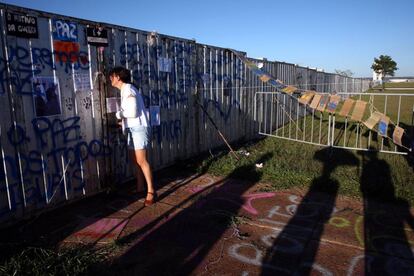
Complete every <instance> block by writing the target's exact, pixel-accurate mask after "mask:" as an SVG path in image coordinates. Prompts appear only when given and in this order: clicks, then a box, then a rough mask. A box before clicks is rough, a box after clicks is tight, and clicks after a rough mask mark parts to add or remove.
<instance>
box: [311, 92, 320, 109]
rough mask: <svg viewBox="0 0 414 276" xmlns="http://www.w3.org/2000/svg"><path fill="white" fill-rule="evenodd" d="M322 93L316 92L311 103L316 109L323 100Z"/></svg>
mask: <svg viewBox="0 0 414 276" xmlns="http://www.w3.org/2000/svg"><path fill="white" fill-rule="evenodd" d="M321 97H322V95H321V94H316V95H315V96H314V97H313V100H312V102H311V104H310V105H309V107H310V108H312V109H315V108H317V107H318V104H319V101H320V100H321Z"/></svg>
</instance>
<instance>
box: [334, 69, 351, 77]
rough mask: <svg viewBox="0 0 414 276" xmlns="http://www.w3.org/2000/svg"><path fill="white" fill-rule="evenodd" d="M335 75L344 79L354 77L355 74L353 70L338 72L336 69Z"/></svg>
mask: <svg viewBox="0 0 414 276" xmlns="http://www.w3.org/2000/svg"><path fill="white" fill-rule="evenodd" d="M335 74H338V75H341V76H344V77H352V76H353V75H354V73H353V72H352V71H351V70H338V69H335Z"/></svg>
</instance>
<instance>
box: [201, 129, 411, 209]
mask: <svg viewBox="0 0 414 276" xmlns="http://www.w3.org/2000/svg"><path fill="white" fill-rule="evenodd" d="M242 150H246V151H247V152H249V153H250V155H249V156H245V155H240V156H241V160H240V161H238V162H237V161H236V160H235V159H234V157H232V156H231V155H230V154H226V155H222V156H219V157H218V158H217V159H216V160H214V161H212V160H210V161H211V162H207V163H208V166H207V167H204V168H203V169H204V170H205V171H207V172H209V173H211V174H213V175H219V176H228V177H231V178H236V179H243V180H250V181H255V182H257V181H261V182H265V183H266V184H267V185H265V186H264V187H265V188H264V190H266V191H278V190H284V189H290V188H294V187H301V188H304V189H307V188H310V187H311V186H312V185H314V187H317V190H320V191H322V192H324V191H325V192H332V188H333V187H334V186H335V192H337V193H338V194H341V195H347V196H351V197H354V198H359V199H361V198H362V197H364V196H372V197H375V198H378V199H379V200H382V201H393V200H396V199H397V198H400V199H403V200H406V201H408V202H409V203H410V204H413V203H414V187H413V185H414V174H413V167H411V166H410V164H409V161H408V157H407V156H401V155H394V154H385V153H367V152H356V151H348V150H340V149H329V148H322V147H319V146H314V145H309V144H303V143H298V142H293V141H288V140H283V139H277V138H273V137H268V138H265V139H263V140H261V141H259V142H257V143H255V144H253V145H250V146H247V147H243V148H242ZM257 163H263V167H262V168H257V167H256V164H257ZM204 165H206V163H205V164H204ZM367 187H368V188H367ZM336 188H337V191H336ZM367 189H368V190H370V192H369V193H368V194H367V192H366V191H367ZM371 190H372V191H371ZM390 191H391V192H390Z"/></svg>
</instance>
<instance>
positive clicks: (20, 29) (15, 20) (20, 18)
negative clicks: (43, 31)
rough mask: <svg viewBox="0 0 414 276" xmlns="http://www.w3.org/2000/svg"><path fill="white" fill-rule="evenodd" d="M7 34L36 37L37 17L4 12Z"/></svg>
mask: <svg viewBox="0 0 414 276" xmlns="http://www.w3.org/2000/svg"><path fill="white" fill-rule="evenodd" d="M6 25H7V35H12V36H17V37H24V38H38V37H39V33H38V28H37V19H36V17H34V16H29V15H23V14H17V13H11V12H7V13H6Z"/></svg>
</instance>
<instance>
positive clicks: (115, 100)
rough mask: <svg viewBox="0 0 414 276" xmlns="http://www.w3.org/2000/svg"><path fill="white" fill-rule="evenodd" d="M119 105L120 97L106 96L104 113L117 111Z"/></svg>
mask: <svg viewBox="0 0 414 276" xmlns="http://www.w3.org/2000/svg"><path fill="white" fill-rule="evenodd" d="M120 107H121V98H119V97H110V98H106V113H114V112H118V111H119V110H120Z"/></svg>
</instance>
